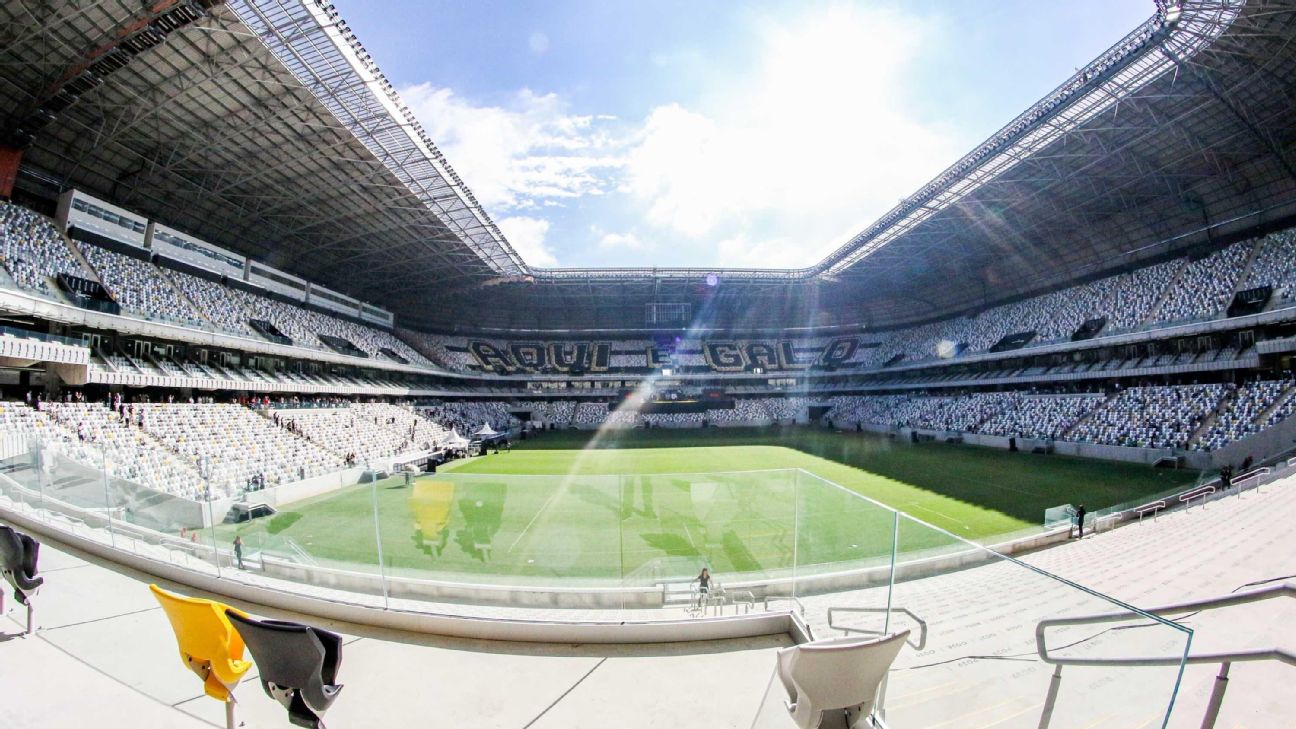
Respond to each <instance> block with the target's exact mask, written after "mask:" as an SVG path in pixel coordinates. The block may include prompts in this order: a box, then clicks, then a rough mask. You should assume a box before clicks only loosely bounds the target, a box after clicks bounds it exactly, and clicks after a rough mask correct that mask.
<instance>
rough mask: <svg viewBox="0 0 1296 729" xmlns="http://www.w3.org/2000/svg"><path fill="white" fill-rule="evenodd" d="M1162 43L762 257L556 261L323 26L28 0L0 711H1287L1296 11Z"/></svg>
mask: <svg viewBox="0 0 1296 729" xmlns="http://www.w3.org/2000/svg"><path fill="white" fill-rule="evenodd" d="M1146 5H1147V7H1146V8H1145V10H1146V13H1145V18H1146V19H1145V20H1143V21H1142V22H1140V23H1139V24H1138V25H1137V26H1136V27H1134V28H1132V29H1130V30H1128V32H1126V33H1125V34H1124V35H1123V37H1121V38H1120V39H1119V40H1118V41H1117V42H1116V43H1115V44H1113V45H1111V46H1110V47H1109V48H1107V49H1106V50H1105V51H1103V52H1102V53H1101V54H1099V55H1098V56H1097V57H1095V58H1093V59H1092V60H1091V61H1089V62H1087V63H1086V64H1085V65H1083V66H1082V67H1080V68H1078V69H1076V70H1075V71H1074V73H1073V74H1071V75H1070V76H1069V77H1066V78H1062V79H1055V80H1054V81H1053V82H1057V81H1060V83H1057V84H1056V86H1055V88H1053V90H1052V91H1050V92H1049V93H1047V94H1045V95H1043V96H1042V97H1040V98H1039V99H1038V100H1037V101H1035V102H1034V103H1032V104H1031V105H1030V106H1029V107H1028V108H1026V109H1025V110H1024V111H1020V113H1016V114H1015V116H1013V117H1012V118H1011V119H1010V120H1009V121H1008V122H1007V123H1006V124H1002V126H1001V127H1000V128H998V129H997V130H996V131H995V132H994V133H993V134H991V135H990V136H989V137H988V138H985V139H984V140H983V141H980V142H979V143H977V144H976V145H975V146H974V147H973V148H972V149H971V150H970V151H965V150H960V153H961V156H958V157H957V158H956V159H953V160H951V159H942V160H941V165H942V166H943V167H942V169H941V171H940V172H939V174H937V175H936V176H935V177H933V178H931V179H930V180H928V181H926V182H924V183H923V184H921V186H919V187H918V188H917V189H916V190H912V189H911V190H907V191H905V197H904V198H903V199H901V200H900V201H899V202H898V203H897V204H895V205H894V206H893V207H890V209H888V210H885V211H884V212H883V213H882V214H881V215H880V216H876V217H874V218H871V219H870V222H869V223H868V224H867V225H866V226H865V227H863V228H857V229H855V230H853V233H852V235H851V236H850V237H849V239H848V240H845V242H843V243H841V244H840V245H838V246H836V247H835V248H830V249H827V250H828V252H827V254H826V255H824V256H812V255H809V254H807V255H805V256H804V257H803V258H804V260H803V261H802V262H801V263H800V264H798V265H797V266H795V267H782V268H769V267H766V268H758V267H740V266H728V265H719V266H716V265H705V266H702V265H699V266H689V265H681V266H656V265H653V266H642V267H641V266H635V265H624V266H609V265H594V264H591V265H588V266H571V265H549V266H542V265H533V263H531V262H528V260H527V258H528V257H529V256H524V255H522V254H521V253H519V251H520V250H523V245H522V243H521V238H520V237H518V236H516V235H514V234H513V233H512V232H506V231H512V230H513V229H512V228H509V227H508V226H507V225H505V224H504V221H503V220H500V221H498V222H497V220H496V218H493V217H492V211H498V210H501V209H503V208H501V207H500V206H499V204H498V203H495V202H491V203H486V202H482V201H479V199H478V197H477V196H476V195H475V194H474V192H473V185H474V184H475V183H474V178H473V176H472V175H470V174H465V175H464V176H463V177H462V178H461V177H460V175H459V174H458V173H456V171H455V168H454V166H453V165H455V164H456V159H455V155H454V154H450V153H447V152H443V149H449V147H448V146H447V147H444V148H443V147H438V143H443V142H442V140H439V139H437V138H434V136H433V135H431V134H430V133H429V127H430V124H429V122H428V121H427V120H426V119H425V118H422V117H421V115H420V114H416V113H415V111H414V110H412V109H411V106H410V105H407V103H406V101H405V100H403V97H406V96H410V94H411V90H410V88H409V87H406V86H402V87H401V88H400V90H399V91H398V87H397V86H396V85H394V84H393V83H392V82H390V81H389V80H388V78H387V76H386V75H384V72H383V70H382V69H380V68H379V66H378V64H377V63H376V62H375V61H374V59H373V57H372V56H371V55H370V51H369V50H366V46H365V45H362V41H364V40H365V39H364V38H362V37H360V35H361V34H358V33H357V32H355V31H353V30H352V28H351V26H349V25H348V23H347V22H346V21H345V20H344V19H343V17H342V15H341V10H340V9H338V8H335V7H334V5H333V4H331V3H329V2H326V1H324V0H227V1H225V2H222V1H220V0H156V1H150V2H145V3H141V2H133V1H132V0H98V1H97V2H89V1H88V0H51V1H49V2H40V3H37V2H33V1H32V0H6V2H4V3H3V4H0V67H3V69H4V72H3V74H0V318H3V322H0V326H3V328H2V329H0V395H2V396H3V397H2V402H0V571H2V572H3V574H4V576H5V579H6V583H5V585H4V588H5V590H4V593H3V594H2V595H0V600H2V601H0V724H3V725H4V726H8V727H28V726H31V727H35V726H42V727H64V726H76V725H78V724H83V723H85V724H88V723H91V722H93V724H94V725H95V726H104V727H115V726H123V727H126V726H130V727H136V726H159V727H161V726H165V727H203V726H228V727H230V729H233V727H236V726H246V727H278V726H288V725H290V724H291V725H296V726H306V727H322V726H324V720H325V717H327V721H328V722H329V723H330V724H331V725H332V726H337V727H346V726H357V727H362V726H390V727H403V726H417V725H426V724H430V723H434V722H435V723H439V724H445V725H451V726H492V727H518V728H522V727H532V726H535V727H547V726H553V727H584V726H590V727H593V726H607V725H609V724H614V725H617V726H626V727H656V726H707V727H744V728H747V727H761V728H764V727H807V728H808V727H819V726H823V727H846V726H853V727H865V726H869V727H883V728H886V727H893V728H894V729H904V728H907V727H927V728H929V729H936V728H937V727H949V726H960V727H975V728H977V729H991V728H1005V727H1040V728H1041V729H1043V728H1045V727H1075V728H1077V729H1080V728H1084V729H1096V728H1100V727H1130V728H1134V727H1140V728H1142V727H1157V726H1160V727H1178V726H1202V727H1282V726H1288V725H1290V724H1291V722H1292V719H1291V717H1292V716H1293V715H1296V701H1294V700H1293V694H1292V692H1291V691H1290V689H1289V688H1286V689H1285V688H1283V686H1284V685H1285V681H1286V680H1290V678H1291V676H1292V674H1291V671H1292V670H1293V668H1294V667H1296V636H1293V635H1292V634H1291V628H1290V626H1291V625H1292V624H1293V622H1292V621H1293V618H1296V603H1293V602H1290V601H1288V600H1286V599H1284V598H1292V597H1296V574H1293V573H1296V569H1293V568H1294V567H1296V534H1293V533H1292V530H1291V528H1290V524H1291V522H1292V520H1293V519H1294V518H1296V490H1293V486H1292V483H1293V479H1296V374H1294V372H1296V367H1294V362H1293V356H1294V354H1296V101H1294V100H1296V87H1294V86H1293V81H1292V80H1293V79H1296V7H1293V6H1292V5H1291V4H1289V3H1285V2H1278V1H1276V0H1181V1H1180V2H1174V1H1173V0H1156V2H1154V3H1153V2H1148V3H1146ZM389 22H392V23H394V22H396V21H395V20H389ZM1122 30H1123V29H1122ZM548 44H549V41H548V40H547V39H544V40H543V42H539V41H538V40H536V38H535V37H533V38H532V43H531V51H533V52H535V53H542V52H545V51H546V50H547V49H548ZM373 50H375V51H376V50H377V49H376V47H373ZM1284 69H1286V70H1284ZM955 121H956V122H957V120H955ZM773 153H774V152H773V151H771V150H752V154H753V155H761V154H773ZM465 156H468V155H465ZM951 161H952V163H951ZM571 174H572V175H577V174H579V172H578V171H572V172H571ZM852 174H853V173H852ZM482 179H484V178H482ZM482 194H483V198H484V196H485V193H482ZM887 204H888V205H890V203H889V202H888V203H887ZM585 222H586V221H584V220H583V219H582V224H585ZM587 227H591V228H592V226H587ZM510 238H515V239H516V241H515V242H516V244H515V242H511V241H510ZM819 243H820V242H818V241H816V242H813V244H814V245H818V244H819ZM681 245H682V244H681ZM834 245H836V243H835V242H834ZM812 248H813V246H812V244H811V242H806V243H805V244H804V248H802V249H800V250H803V251H808V250H811V249H812ZM569 260H579V259H564V263H566V262H568V261H569ZM780 260H783V259H780ZM789 260H790V259H789ZM177 647H178V648H179V654H180V656H179V657H180V662H179V664H178V665H177V661H176V658H177V656H176V650H177ZM343 656H345V660H343ZM195 675H196V677H197V678H198V679H199V680H198V681H197V682H195V681H194V678H195ZM257 683H260V684H261V686H260V688H259V689H258V687H257V685H256V684H257ZM344 686H345V688H346V690H345V691H342V687H344ZM70 697H71V699H72V700H69V698H70ZM285 710H286V712H287V716H285ZM326 712H327V714H326Z"/></svg>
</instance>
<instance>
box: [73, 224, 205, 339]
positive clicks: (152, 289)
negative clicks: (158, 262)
mask: <svg viewBox="0 0 1296 729" xmlns="http://www.w3.org/2000/svg"><path fill="white" fill-rule="evenodd" d="M81 253H82V254H83V255H84V256H85V258H86V260H87V261H88V262H89V263H90V265H91V266H92V267H93V268H94V270H95V273H97V274H99V282H100V283H102V284H103V285H104V287H105V288H107V289H108V292H109V293H110V294H112V297H113V299H114V300H115V301H116V302H117V303H118V304H120V305H121V308H122V310H123V311H125V312H127V313H129V314H134V315H136V316H139V317H143V318H145V319H161V320H164V321H169V322H174V323H177V324H182V325H184V326H191V327H202V326H203V325H204V324H203V321H202V316H201V315H199V314H198V312H196V311H194V310H193V307H191V306H190V305H189V301H188V299H186V298H185V297H183V296H177V295H176V290H175V288H173V287H172V286H171V283H170V281H169V280H168V279H167V277H166V276H165V275H164V274H163V273H162V269H160V268H158V267H157V266H154V265H153V264H151V263H149V262H148V261H141V260H139V259H138V258H131V257H129V256H124V255H121V254H120V253H113V252H112V251H109V250H106V249H104V248H100V247H98V246H92V245H88V244H85V243H83V244H81Z"/></svg>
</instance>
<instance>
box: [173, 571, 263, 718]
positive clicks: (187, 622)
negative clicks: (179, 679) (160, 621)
mask: <svg viewBox="0 0 1296 729" xmlns="http://www.w3.org/2000/svg"><path fill="white" fill-rule="evenodd" d="M149 589H150V590H152V591H153V596H154V597H156V598H157V601H158V602H159V603H161V604H162V610H163V611H165V612H166V614H167V618H168V619H170V621H171V629H172V630H174V631H175V636H176V643H178V644H179V647H180V660H182V661H184V664H185V666H186V667H188V668H189V670H191V671H193V672H194V673H196V674H198V677H199V678H201V679H202V680H203V690H204V691H205V692H206V693H207V695H208V696H210V697H212V698H213V699H217V700H219V701H224V702H227V703H232V702H233V700H234V698H233V695H232V693H231V692H232V691H233V690H234V687H235V686H237V685H238V682H239V680H240V679H242V678H243V674H245V673H247V671H248V669H249V668H251V667H252V662H251V661H245V660H243V638H242V637H241V636H239V634H238V631H237V630H235V629H234V626H233V625H231V624H230V621H229V618H227V617H225V611H226V610H230V611H232V612H234V613H235V614H238V615H243V613H242V612H240V611H238V610H235V609H234V608H231V607H229V606H228V605H222V604H221V603H218V602H215V601H213V600H203V599H200V598H194V597H185V596H183V595H176V594H174V593H170V592H167V591H166V590H163V589H161V588H160V587H158V586H157V585H149ZM245 617H246V616H245ZM230 716H231V717H232V714H230Z"/></svg>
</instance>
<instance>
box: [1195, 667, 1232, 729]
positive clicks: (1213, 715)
mask: <svg viewBox="0 0 1296 729" xmlns="http://www.w3.org/2000/svg"><path fill="white" fill-rule="evenodd" d="M1232 665H1233V664H1232V663H1230V662H1229V661H1225V662H1223V663H1221V664H1220V670H1219V674H1217V675H1216V676H1215V686H1214V688H1212V689H1211V695H1210V702H1209V703H1207V704H1206V715H1205V716H1203V717H1202V723H1201V729H1213V728H1214V726H1215V720H1216V719H1218V718H1219V711H1220V706H1221V705H1222V704H1223V703H1224V692H1225V691H1227V690H1228V674H1229V667H1230V666H1232Z"/></svg>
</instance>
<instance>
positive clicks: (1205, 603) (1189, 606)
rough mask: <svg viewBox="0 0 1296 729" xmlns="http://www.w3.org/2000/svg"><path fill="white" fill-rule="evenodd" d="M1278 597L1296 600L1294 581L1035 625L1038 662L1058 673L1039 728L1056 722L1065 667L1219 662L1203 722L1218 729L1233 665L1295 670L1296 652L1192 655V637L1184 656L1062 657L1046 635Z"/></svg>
mask: <svg viewBox="0 0 1296 729" xmlns="http://www.w3.org/2000/svg"><path fill="white" fill-rule="evenodd" d="M1279 597H1292V598H1296V582H1287V583H1283V584H1280V585H1271V586H1269V587H1262V588H1259V589H1256V590H1251V591H1249V592H1239V593H1234V594H1230V595H1224V596H1222V597H1212V598H1205V599H1202V600H1190V601H1188V602H1181V603H1175V604H1173V605H1163V606H1161V607H1155V608H1149V609H1145V610H1143V611H1141V613H1134V612H1130V611H1128V610H1125V611H1118V612H1111V613H1098V614H1094V615H1082V616H1078V617H1070V618H1050V619H1048V620H1041V621H1040V622H1039V623H1037V624H1036V626H1035V650H1036V652H1038V653H1039V657H1040V660H1042V661H1044V662H1045V663H1050V664H1052V665H1054V666H1056V668H1054V670H1053V678H1052V680H1051V681H1050V682H1049V688H1048V694H1047V696H1046V697H1045V700H1044V710H1043V712H1042V713H1041V715H1040V722H1039V727H1040V729H1047V727H1048V725H1049V722H1050V721H1051V720H1052V718H1053V707H1054V706H1055V705H1056V704H1057V695H1058V689H1059V687H1060V685H1061V683H1062V667H1063V666H1117V667H1122V666H1123V667H1127V668H1142V667H1152V666H1179V667H1180V671H1182V667H1183V666H1185V665H1190V664H1202V663H1218V664H1220V670H1219V673H1218V674H1217V675H1216V677H1215V683H1214V686H1213V687H1212V688H1211V695H1210V700H1209V701H1208V702H1207V704H1206V714H1205V716H1204V717H1202V723H1201V727H1202V729H1212V727H1214V726H1215V720H1216V719H1217V718H1218V717H1219V710H1220V706H1221V705H1223V703H1224V692H1225V691H1226V690H1227V689H1228V674H1229V668H1230V667H1231V666H1232V665H1233V663H1234V662H1237V661H1242V662H1248V661H1279V662H1281V663H1286V664H1287V665H1289V666H1296V652H1293V651H1291V650H1288V649H1286V648H1282V647H1279V646H1273V647H1265V648H1251V649H1247V650H1237V651H1215V652H1208V653H1192V652H1191V645H1192V644H1191V637H1190V639H1189V644H1188V646H1186V647H1185V652H1184V653H1183V654H1182V655H1178V656H1131V657H1124V658H1062V657H1059V656H1054V655H1051V654H1050V653H1049V650H1048V645H1047V641H1046V640H1045V632H1046V631H1047V630H1048V629H1049V628H1053V627H1058V626H1064V625H1095V624H1100V623H1119V622H1124V621H1127V620H1129V619H1130V618H1133V617H1141V615H1142V614H1143V613H1145V614H1148V615H1154V616H1158V617H1160V616H1164V615H1166V614H1176V613H1182V612H1203V611H1206V610H1216V609H1218V608H1225V607H1233V606H1236V605H1245V604H1248V603H1253V602H1263V601H1265V600H1270V599H1273V598H1279Z"/></svg>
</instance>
